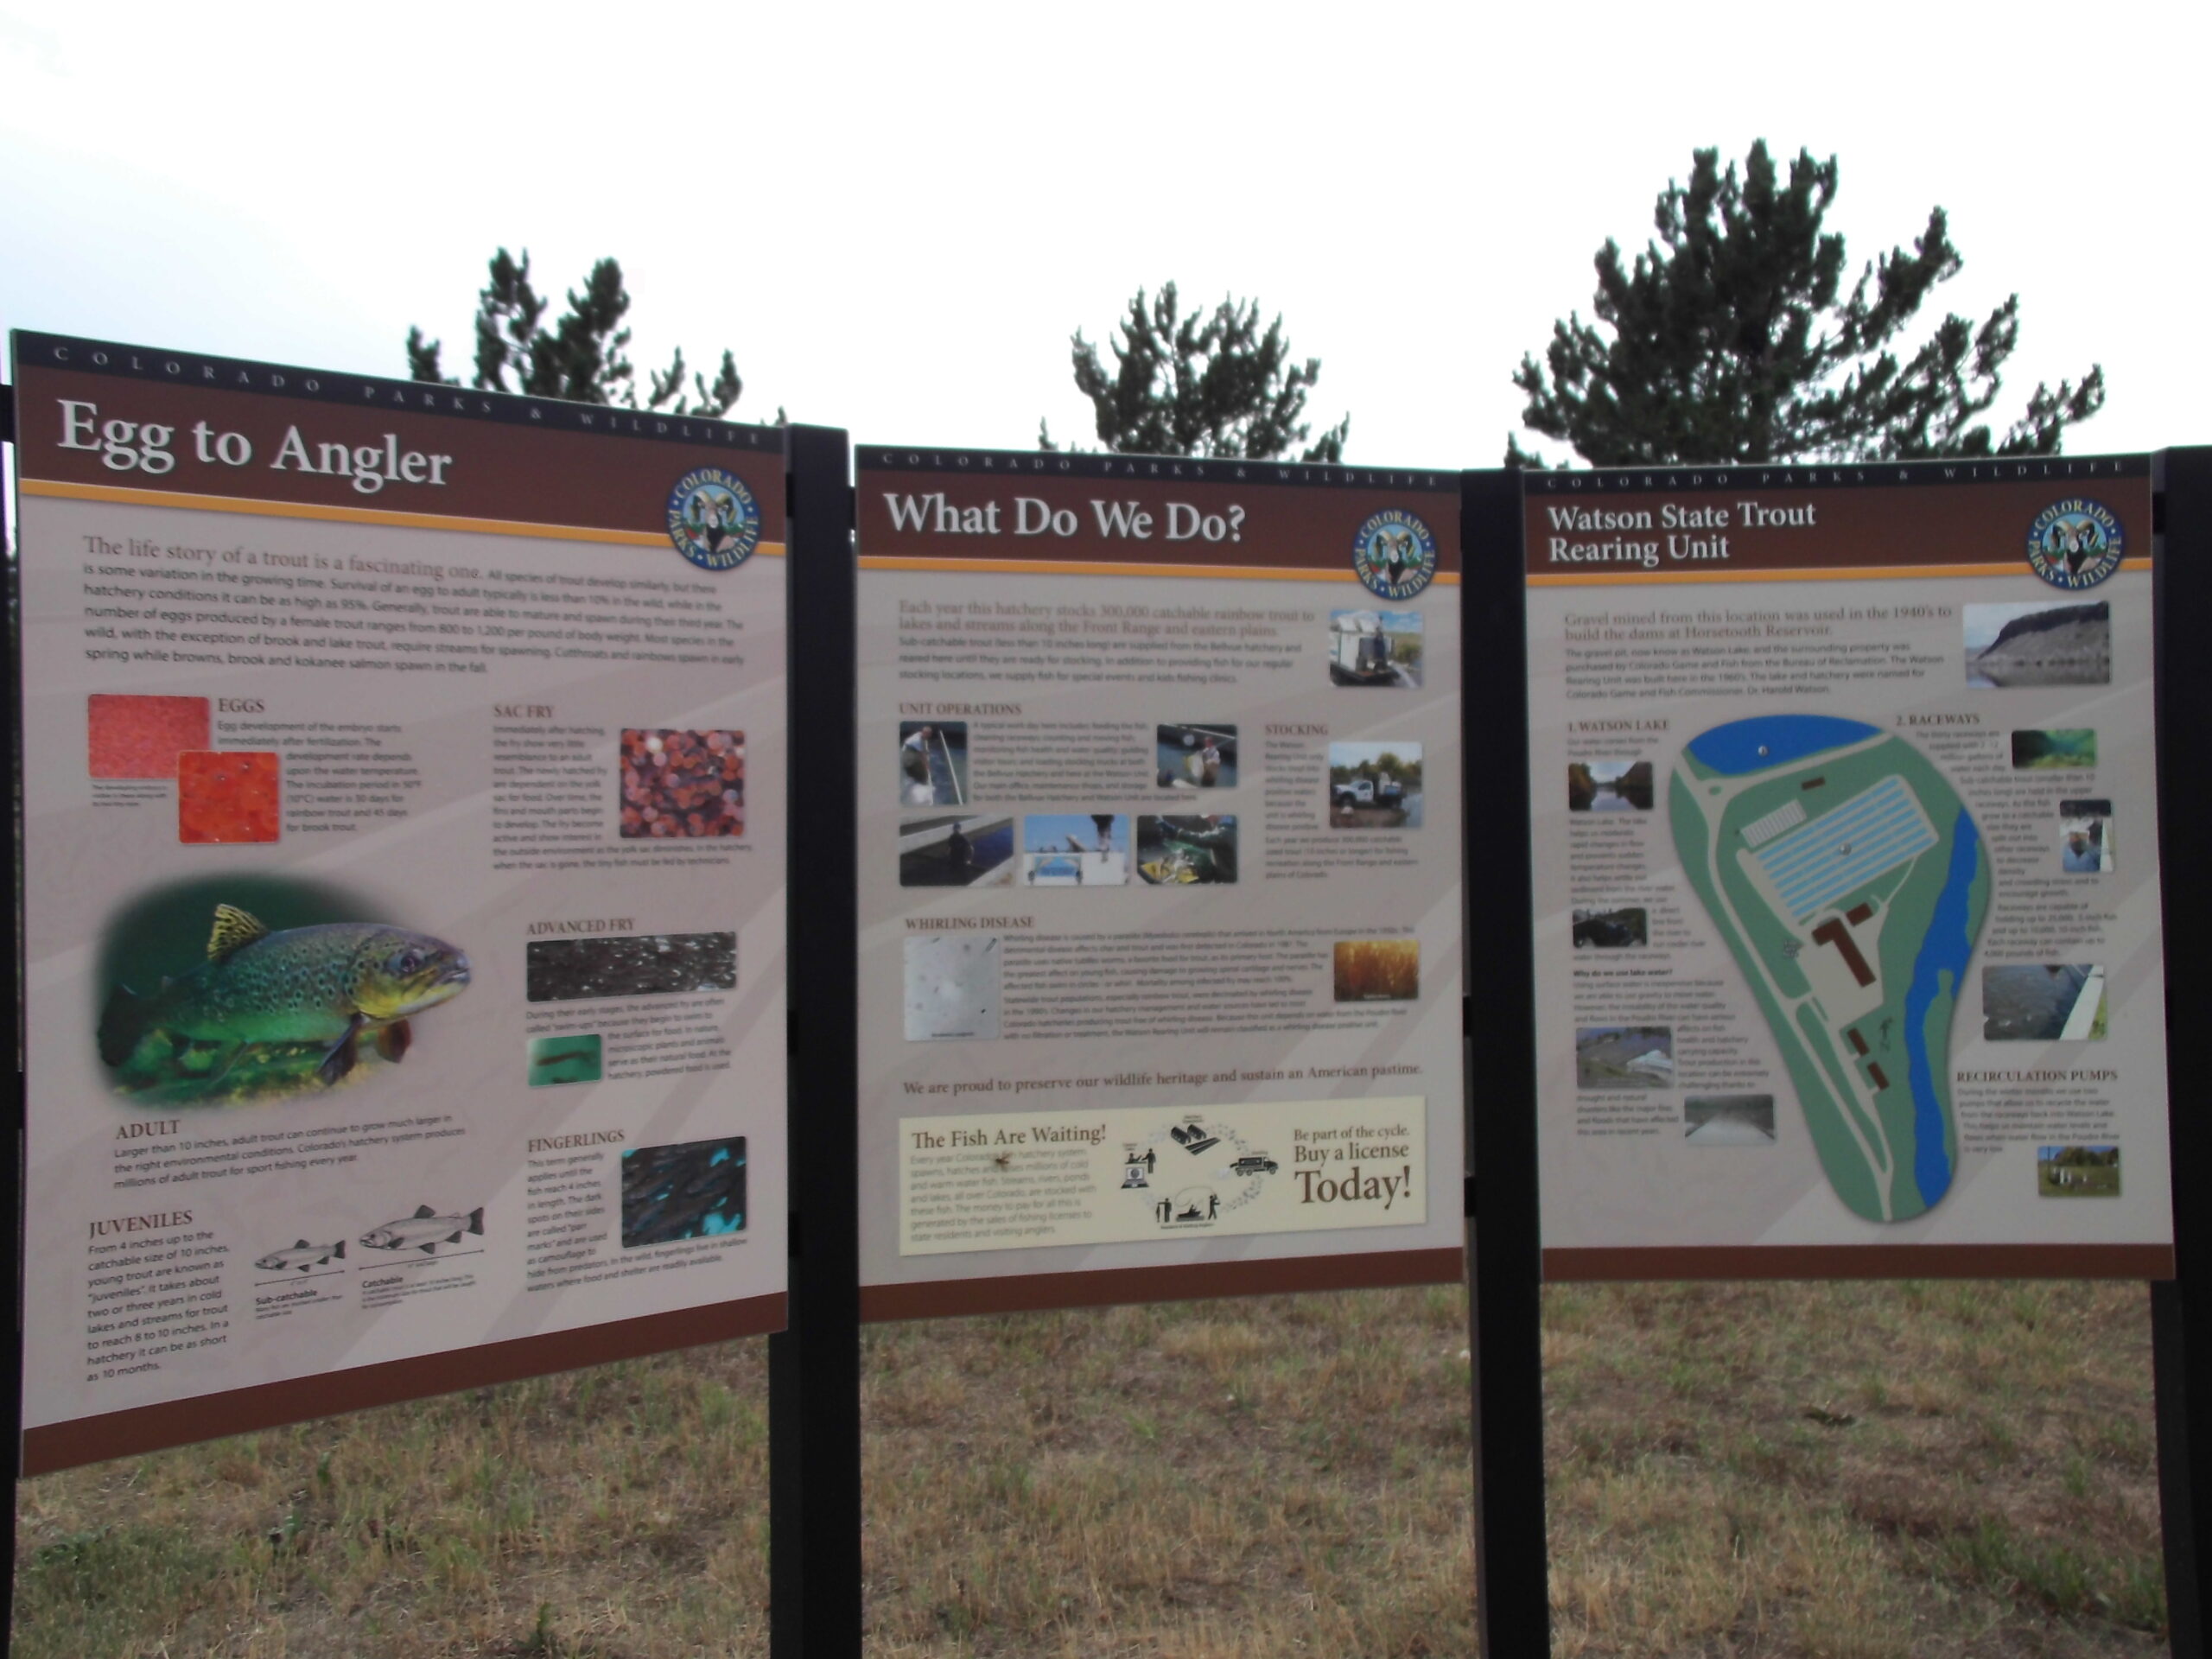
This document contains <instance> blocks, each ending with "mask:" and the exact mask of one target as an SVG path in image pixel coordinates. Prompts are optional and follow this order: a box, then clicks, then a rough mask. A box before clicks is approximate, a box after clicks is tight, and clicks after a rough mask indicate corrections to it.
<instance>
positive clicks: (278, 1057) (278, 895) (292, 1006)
mask: <svg viewBox="0 0 2212 1659" xmlns="http://www.w3.org/2000/svg"><path fill="white" fill-rule="evenodd" d="M414 920H415V918H410V917H406V916H399V915H394V914H392V913H391V912H390V910H389V908H388V907H387V906H384V905H382V904H380V903H379V902H378V900H375V899H370V898H368V897H367V896H366V895H365V894H362V893H359V892H356V891H353V890H352V889H349V888H346V887H341V886H338V885H336V884H334V883H327V882H320V881H311V880H298V879H296V878H293V877H288V876H270V875H248V874H238V875H222V876H208V877H203V878H196V879H194V880H187V881H180V882H173V883H169V884H167V885H165V886H162V887H155V888H151V889H149V890H148V891H147V892H145V893H141V894H139V895H138V896H137V898H135V899H131V900H130V901H129V902H128V903H127V904H125V905H124V906H123V907H122V908H121V909H119V910H118V911H117V912H115V913H114V915H113V916H112V917H111V918H110V919H109V921H108V924H107V925H106V926H105V928H104V929H103V930H102V931H101V934H100V938H99V957H98V960H97V963H96V966H95V971H94V975H93V985H94V997H95V1001H94V1003H93V1006H92V1007H90V1008H88V1009H87V1010H86V1020H87V1023H88V1024H89V1025H90V1027H92V1029H91V1031H90V1033H88V1038H89V1040H91V1041H92V1043H93V1044H94V1045H95V1046H96V1048H97V1050H98V1052H99V1058H100V1061H101V1064H102V1065H104V1066H105V1067H106V1069H107V1072H108V1075H109V1077H110V1078H111V1080H112V1082H113V1084H114V1086H115V1090H116V1094H117V1096H118V1099H119V1100H120V1101H122V1102H123V1103H126V1104H130V1105H137V1106H144V1107H148V1108H156V1109H166V1108H168V1107H173V1106H188V1105H190V1106H199V1105H205V1106H227V1105H235V1104H247V1103H255V1102H259V1101H265V1100H274V1099H282V1098H285V1097H289V1096H295V1095H302V1094H317V1093H321V1092H323V1091H326V1090H331V1089H334V1088H339V1087H341V1086H342V1087H347V1088H353V1087H361V1086H372V1084H373V1083H374V1080H375V1079H376V1078H377V1077H378V1075H379V1074H380V1073H382V1072H383V1071H386V1070H388V1069H389V1068H391V1067H392V1066H394V1065H398V1064H399V1063H400V1062H401V1061H402V1060H403V1059H404V1058H406V1057H407V1056H408V1054H409V1052H410V1049H411V1048H412V1047H413V1046H415V1043H416V1035H417V1021H418V1020H423V1016H424V1015H428V1016H429V1018H428V1019H427V1020H423V1029H424V1030H425V1031H427V1033H429V1038H430V1042H431V1046H432V1047H433V1048H435V1036H436V1032H437V1029H438V1022H439V1020H441V1019H442V1018H445V1017H447V1016H443V1015H441V1014H439V1013H437V1012H436V1010H437V1009H438V1008H439V1007H440V1006H441V1005H442V1004H443V1003H446V1002H448V1001H452V1000H453V999H454V997H456V996H458V995H461V992H463V991H464V990H466V989H467V986H468V981H469V964H468V958H467V955H466V953H465V952H464V951H463V950H461V947H460V946H458V945H456V944H453V943H451V942H449V941H448V940H445V939H442V938H438V937H436V936H435V934H432V933H429V932H426V931H422V930H421V929H420V928H419V927H418V926H416V925H411V924H412V923H413V922H414ZM413 1063H414V1064H415V1065H418V1066H419V1065H422V1064H423V1060H422V1059H420V1058H417V1059H416V1060H415V1061H414V1062H413Z"/></svg>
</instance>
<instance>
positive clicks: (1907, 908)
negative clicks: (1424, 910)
mask: <svg viewBox="0 0 2212 1659" xmlns="http://www.w3.org/2000/svg"><path fill="white" fill-rule="evenodd" d="M1525 515H1526V517H1525V527H1526V538H1527V539H1526V556H1527V567H1526V569H1527V582H1528V618H1529V623H1528V626H1529V664H1530V690H1529V699H1530V709H1531V715H1530V719H1531V733H1530V758H1529V766H1530V778H1529V787H1530V790H1531V791H1532V798H1533V802H1534V813H1533V829H1534V874H1535V911H1536V918H1537V933H1536V958H1537V961H1536V969H1537V1008H1538V1017H1537V1040H1538V1045H1539V1047H1538V1053H1539V1077H1540V1102H1541V1105H1540V1112H1541V1123H1540V1130H1539V1133H1540V1162H1541V1200H1542V1211H1543V1239H1544V1252H1545V1255H1544V1259H1545V1270H1546V1272H1547V1274H1549V1275H1550V1276H1553V1277H1556V1278H1611V1277H1623V1278H1693V1277H1700V1276H1721V1277H1749V1276H1759V1275H1783V1274H1787V1275H1792V1276H1799V1275H1836V1276H1857V1275H1866V1274H1974V1275H1978V1276H1985V1277H1996V1276H2001V1275H2039V1274H2051V1275H2063V1276H2068V1277H2083V1276H2096V1275H2113V1276H2141V1277H2157V1276H2161V1275H2164V1274H2171V1271H2172V1262H2173V1253H2172V1239H2173V1230H2172V1216H2171V1198H2170V1187H2169V1159H2168V1141H2167V1134H2166V1048H2165V1027H2164V963H2163V959H2162V957H2161V954H2160V927H2159V891H2158V834H2157V825H2158V786H2157V775H2156V766H2155V755H2154V752H2153V739H2154V729H2153V721H2152V575H2151V538H2152V517H2151V490H2150V468H2149V464H2148V462H2147V461H2145V460H2144V459H2142V458H2125V457H2124V458H2119V459H2094V460H2093V459H2084V460H2078V461H2061V460H2056V459H2054V460H2048V461H2044V460H2037V461H2005V462H1993V461H1983V462H1980V463H1964V462H1961V463H1925V464H1920V465H1911V466H1899V465H1894V464H1893V465H1886V466H1871V465H1870V466H1866V467H1844V468H1828V467H1821V468H1790V467H1771V468H1769V467H1739V468H1721V469H1717V470H1715V469H1704V470H1699V469H1686V468H1669V469H1661V470H1656V471H1627V472H1610V471H1608V472H1594V473H1593V472H1583V473H1560V474H1531V475H1530V476H1529V479H1528V480H1527V482H1526V496H1525Z"/></svg>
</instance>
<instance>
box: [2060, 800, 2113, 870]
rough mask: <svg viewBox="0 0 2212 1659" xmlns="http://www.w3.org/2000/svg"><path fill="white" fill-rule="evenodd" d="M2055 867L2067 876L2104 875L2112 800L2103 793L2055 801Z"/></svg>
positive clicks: (2109, 861)
mask: <svg viewBox="0 0 2212 1659" xmlns="http://www.w3.org/2000/svg"><path fill="white" fill-rule="evenodd" d="M2058 868H2060V869H2061V870H2062V871H2063V872H2064V873H2065V874H2068V875H2105V874H2110V872H2111V870H2112V868H2113V862H2112V803H2111V801H2109V800H2107V799H2106V798H2103V797H2102V796H2098V797H2095V798H2084V799H2082V800H2075V801H2061V802H2060V803H2059V804H2058Z"/></svg>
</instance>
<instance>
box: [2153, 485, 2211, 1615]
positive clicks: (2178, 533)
mask: <svg viewBox="0 0 2212 1659" xmlns="http://www.w3.org/2000/svg"><path fill="white" fill-rule="evenodd" d="M2152 476H2153V479H2154V480H2155V481H2154V485H2153V487H2154V488H2155V489H2157V491H2158V498H2157V504H2158V518H2157V523H2158V526H2159V528H2160V530H2161V531H2163V534H2162V535H2161V537H2159V545H2158V547H2157V549H2156V558H2157V564H2156V566H2155V569H2154V572H2153V575H2152V582H2153V583H2154V585H2155V588H2156V592H2157V615H2158V634H2157V641H2156V645H2155V649H2156V651H2157V653H2158V880H2159V884H2160V887H2161V888H2162V890H2163V895H2164V918H2163V919H2164V925H2165V939H2166V946H2167V949H2166V1053H2167V1076H2168V1079H2169V1082H2168V1091H2169V1092H2168V1096H2167V1098H2168V1103H2169V1104H2168V1109H2167V1114H2166V1116H2167V1122H2168V1125H2169V1135H2170V1140H2171V1146H2172V1148H2173V1185H2174V1278H2173V1280H2172V1281H2171V1282H2170V1283H2164V1284H2154V1285H2152V1287H2151V1351H2152V1370H2153V1375H2154V1376H2155V1379H2156V1383H2157V1388H2158V1503H2159V1510H2160V1514H2161V1516H2162V1521H2163V1527H2164V1536H2165V1554H2166V1614H2167V1619H2168V1624H2169V1626H2170V1629H2171V1642H2172V1649H2173V1653H2174V1659H2204V1654H2205V1645H2204V1605H2203V1586H2204V1584H2205V1582H2206V1568H2207V1566H2208V1563H2207V1561H2206V1560H2205V1546H2206V1543H2207V1541H2208V1540H2207V1535H2206V1532H2205V1529H2204V1526H2203V1525H2202V1522H2203V1520H2204V1519H2205V1518H2206V1517H2204V1516H2203V1514H2202V1509H2201V1507H2200V1500H2201V1499H2202V1497H2203V1496H2204V1494H2206V1493H2207V1492H2212V1423H2208V1421H2207V1420H2206V1415H2205V1412H2206V1394H2207V1390H2208V1389H2212V1302H2208V1297H2212V1217H2207V1216H2206V1214H2205V1212H2204V1211H2203V1209H2202V1206H2201V1205H2200V1204H2199V1198H2200V1197H2201V1195H2200V1194H2199V1193H2198V1192H2197V1191H2196V1176H2198V1175H2199V1174H2201V1173H2203V1172H2204V1171H2205V1170H2206V1169H2212V1122H2208V1121H2207V1120H2206V1118H2205V1116H2204V1113H2203V1110H2202V1102H2201V1101H2198V1100H2189V1101H2183V1100H2181V1099H2180V1098H2179V1097H2178V1096H2177V1094H2176V1093H2175V1092H2174V1091H2175V1090H2177V1089H2178V1088H2179V1087H2180V1086H2181V1080H2182V1079H2183V1078H2185V1077H2188V1076H2189V1075H2190V1071H2189V1070H2188V1069H2187V1065H2186V1062H2187V1060H2188V1059H2189V1058H2191V1057H2188V1056H2185V1055H2184V1054H2183V1052H2182V1050H2183V1045H2184V1044H2185V1043H2187V1042H2188V1041H2190V1040H2191V1039H2193V1038H2194V1037H2195V1035H2196V1021H2198V1020H2201V1019H2202V1018H2203V1017H2204V1012H2203V1011H2204V1009H2205V1007H2207V1006H2208V1003H2212V969H2208V968H2207V966H2206V964H2205V962H2204V958H2203V956H2202V953H2201V952H2199V951H2196V950H2194V949H2193V948H2191V945H2190V941H2191V940H2193V939H2194V938H2195V937H2196V933H2197V931H2199V929H2200V928H2201V927H2202V923H2203V918H2205V917H2206V916H2208V915H2212V862H2208V861H2206V859H2205V856H2204V849H2203V845H2202V842H2200V841H2199V840H2198V839H2197V837H2198V836H2201V835H2202V833H2203V829H2202V826H2203V824H2204V822H2205V815H2206V813H2207V812H2208V811H2212V790H2208V789H2207V788H2206V786H2205V782H2204V757H2205V754H2206V753H2207V752H2208V746H2212V656H2208V655H2207V653H2206V652H2205V650H2204V645H2203V642H2204V640H2205V639H2207V638H2208V637H2212V448H2189V449H2168V450H2165V451H2164V452H2163V453H2161V454H2159V455H2158V457H2157V461H2156V464H2155V467H2154V470H2153V474H2152Z"/></svg>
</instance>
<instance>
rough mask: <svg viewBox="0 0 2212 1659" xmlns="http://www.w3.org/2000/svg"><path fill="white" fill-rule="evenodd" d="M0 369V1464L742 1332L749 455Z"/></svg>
mask: <svg viewBox="0 0 2212 1659" xmlns="http://www.w3.org/2000/svg"><path fill="white" fill-rule="evenodd" d="M14 361H15V388H16V440H17V448H16V472H17V480H18V512H19V516H18V518H17V520H16V522H17V524H18V525H19V527H20V534H21V558H22V563H21V580H22V590H21V591H22V663H23V705H22V709H23V719H22V727H23V757H22V759H23V791H24V820H25V847H24V868H25V878H26V880H25V889H26V893H25V908H24V929H25V933H24V944H25V957H26V971H27V979H26V998H27V1013H28V1023H27V1031H28V1042H27V1058H26V1071H27V1090H28V1099H27V1106H26V1116H27V1147H26V1160H27V1180H26V1183H25V1191H26V1199H25V1223H24V1261H25V1263H26V1268H25V1287H24V1298H23V1309H24V1321H25V1329H24V1342H25V1359H24V1389H23V1423H24V1467H25V1469H26V1471H28V1472H33V1473H35V1472H38V1471H41V1470H46V1469H53V1468H57V1467H61V1466H65V1465H71V1464H76V1463H82V1462H86V1461H90V1460H92V1459H99V1458H104V1457H111V1456H117V1455H121V1454H124V1453H127V1452H137V1451H141V1450H144V1449H147V1448H149V1447H154V1446H163V1445H170V1444H175V1443H177V1442H181V1441H184V1440H200V1439H206V1438H208V1437H211V1436H213V1435H219V1434H226V1433H235V1432H238V1431H239V1430H243V1429H247V1428H252V1427H260V1426H264V1425H266V1424H270V1423H275V1422H282V1421H291V1420H295V1419H298V1418H302V1417H308V1416H318V1415H322V1414H327V1413H329V1412H333V1411H338V1410H345V1409H350V1408H356V1407H360V1406H365V1405H371V1404H378V1403H382V1402H389V1401H393V1400H399V1399H405V1398H409V1397H411V1396H415V1395H424V1394H430V1393H435V1392H439V1391H442V1390H446V1389H454V1388H459V1387H463V1386H471V1385H474V1384H478V1383H489V1382H495V1381H499V1380H503V1379H506V1378H511V1377H516V1376H530V1375H533V1374H536V1373H539V1372H543V1371H549V1370H559V1369H562V1368H564V1367H568V1366H572V1365H577V1364H582V1363H587V1362H592V1361H598V1360H604V1359H607V1358H613V1357H620V1356H623V1355H627V1354H636V1353H644V1352H650V1351H656V1350H659V1349H664V1348H670V1347H675V1346H679V1345H683V1344H690V1343H695V1342H702V1341H707V1340H710V1339H715V1338H726V1337H732V1336H737V1335H741V1334H745V1333H747V1332H760V1331H765V1330H770V1329H774V1328H778V1327H779V1326H780V1325H781V1323H782V1319H783V1307H784V1284H785V1279H784V1274H785V1249H784V1245H785V1235H784V1226H783V1217H784V1212H785V1173H786V1172H785V1149H784V1123H785V1014H784V1008H785V995H784V982H783V955H784V868H785V822H784V817H785V807H784V791H783V779H784V773H785V664H784V655H785V652H784V638H785V580H784V578H785V568H784V561H783V558H782V556H781V555H782V551H783V545H782V544H783V541H784V488H783V471H784V468H783V461H782V453H781V451H782V440H781V437H780V435H779V434H778V433H776V432H774V431H772V430H765V429H757V428H751V427H742V426H736V425H733V424H729V423H722V422H716V421H705V420H697V419H677V418H672V417H671V418H656V417H654V416H646V415H639V414H633V413H630V412H626V411H620V410H608V409H605V408H596V407H587V406H582V405H576V404H561V403H553V402H547V401H542V400H537V399H530V398H517V397H499V396H496V395H493V394H487V393H482V392H476V391H463V390H461V389H460V388H457V387H445V386H429V385H415V384H411V383H408V382H404V381H385V380H374V379H365V378H361V377H359V376H355V375H346V374H337V373H331V372H316V371H313V370H302V369H296V368H281V367H274V366H270V365H264V364H257V363H245V362H236V361H231V360H227V359H213V358H205V357H199V356H194V355H190V354H187V353H173V352H160V351H152V350H147V349H143V348H140V347H135V346H115V345H108V344H103V343H100V342H96V341H87V340H65V339H59V338H55V337H53V336H48V335H42V334H16V336H15V337H14ZM758 1217H772V1218H773V1221H774V1224H773V1225H772V1226H770V1227H766V1228H763V1227H761V1226H760V1224H759V1223H758ZM764 1235H765V1237H764ZM764 1245H765V1248H764Z"/></svg>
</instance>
